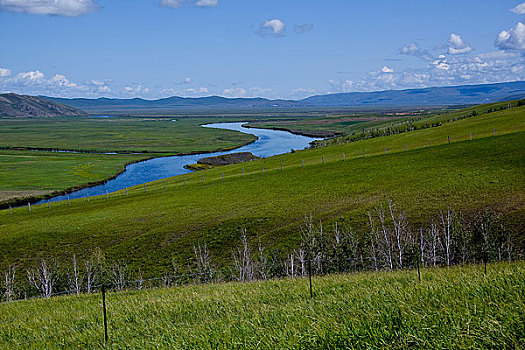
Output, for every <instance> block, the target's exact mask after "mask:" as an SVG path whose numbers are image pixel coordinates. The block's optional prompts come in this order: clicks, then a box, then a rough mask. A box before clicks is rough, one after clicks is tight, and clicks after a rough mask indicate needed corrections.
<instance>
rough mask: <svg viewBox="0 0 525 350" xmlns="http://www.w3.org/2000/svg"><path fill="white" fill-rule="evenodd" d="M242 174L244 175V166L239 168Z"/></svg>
mask: <svg viewBox="0 0 525 350" xmlns="http://www.w3.org/2000/svg"><path fill="white" fill-rule="evenodd" d="M241 172H242V176H244V168H241Z"/></svg>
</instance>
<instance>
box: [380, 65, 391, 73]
mask: <svg viewBox="0 0 525 350" xmlns="http://www.w3.org/2000/svg"><path fill="white" fill-rule="evenodd" d="M381 72H382V73H394V70H393V69H392V68H388V67H387V66H384V67H383V68H381Z"/></svg>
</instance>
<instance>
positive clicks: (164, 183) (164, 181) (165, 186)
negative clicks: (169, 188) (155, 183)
mask: <svg viewBox="0 0 525 350" xmlns="http://www.w3.org/2000/svg"><path fill="white" fill-rule="evenodd" d="M164 189H166V181H164Z"/></svg>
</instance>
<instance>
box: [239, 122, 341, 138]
mask: <svg viewBox="0 0 525 350" xmlns="http://www.w3.org/2000/svg"><path fill="white" fill-rule="evenodd" d="M243 127H245V128H248V129H266V130H276V131H286V132H289V133H290V134H294V135H300V136H306V137H314V138H323V139H324V138H333V137H337V136H341V135H343V134H344V133H342V132H332V131H304V130H297V129H291V128H285V127H278V126H272V127H268V126H254V125H250V124H243Z"/></svg>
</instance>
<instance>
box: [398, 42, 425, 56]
mask: <svg viewBox="0 0 525 350" xmlns="http://www.w3.org/2000/svg"><path fill="white" fill-rule="evenodd" d="M399 53H400V54H402V55H408V56H415V57H420V58H423V59H425V60H431V59H432V56H431V55H430V54H429V52H428V51H427V50H422V49H421V48H420V47H419V45H418V44H416V43H411V44H410V45H407V46H403V47H402V48H401V49H399Z"/></svg>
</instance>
